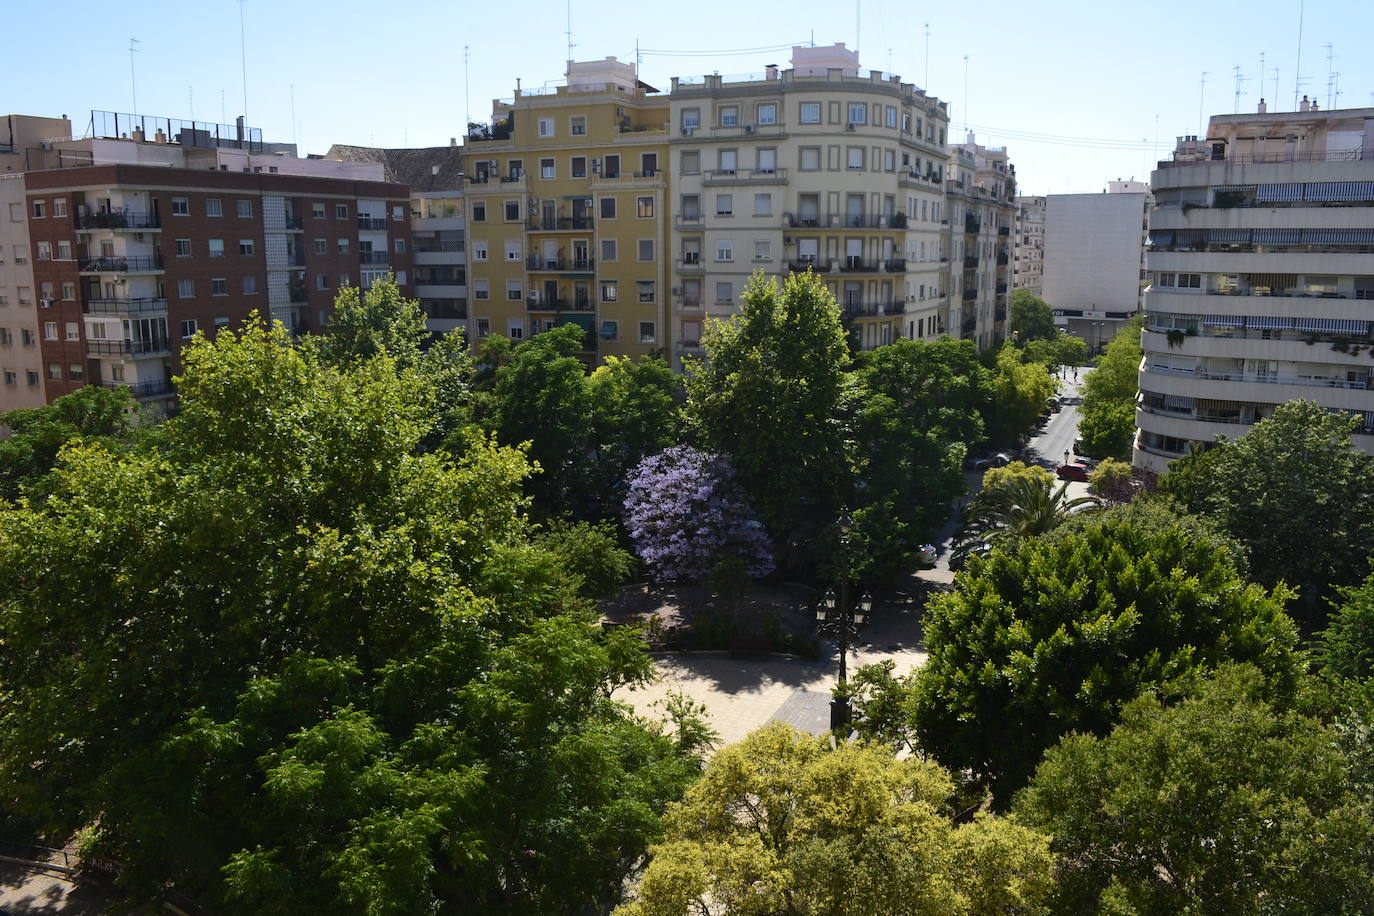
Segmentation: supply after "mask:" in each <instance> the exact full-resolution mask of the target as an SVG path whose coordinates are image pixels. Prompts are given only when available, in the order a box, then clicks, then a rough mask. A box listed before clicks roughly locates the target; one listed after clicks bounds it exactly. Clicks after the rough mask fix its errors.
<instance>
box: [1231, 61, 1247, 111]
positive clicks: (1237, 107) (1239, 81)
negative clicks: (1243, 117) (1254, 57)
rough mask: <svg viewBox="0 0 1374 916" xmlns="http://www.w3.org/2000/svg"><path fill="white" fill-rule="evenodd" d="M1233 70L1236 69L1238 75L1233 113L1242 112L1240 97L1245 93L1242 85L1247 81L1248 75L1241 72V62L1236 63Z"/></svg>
mask: <svg viewBox="0 0 1374 916" xmlns="http://www.w3.org/2000/svg"><path fill="white" fill-rule="evenodd" d="M1231 70H1232V71H1234V73H1235V77H1236V105H1235V108H1234V110H1233V111H1232V112H1231V113H1232V114H1240V97H1241V96H1242V95H1244V94H1245V90H1244V89H1242V88H1240V87H1241V86H1242V85H1243V84H1244V83H1245V82H1246V77H1245V74H1243V73H1241V72H1240V64H1236V65H1235V66H1234V67H1232V68H1231Z"/></svg>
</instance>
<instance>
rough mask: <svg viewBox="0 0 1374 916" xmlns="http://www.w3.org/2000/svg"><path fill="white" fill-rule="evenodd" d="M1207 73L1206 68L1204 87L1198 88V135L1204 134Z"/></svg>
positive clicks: (1203, 80) (1203, 73)
mask: <svg viewBox="0 0 1374 916" xmlns="http://www.w3.org/2000/svg"><path fill="white" fill-rule="evenodd" d="M1207 73H1208V71H1206V70H1203V71H1202V83H1201V86H1202V88H1200V89H1199V90H1198V98H1197V135H1198V136H1199V137H1201V136H1202V105H1203V102H1204V101H1205V100H1206V98H1207ZM1295 107H1296V106H1295Z"/></svg>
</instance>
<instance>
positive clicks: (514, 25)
mask: <svg viewBox="0 0 1374 916" xmlns="http://www.w3.org/2000/svg"><path fill="white" fill-rule="evenodd" d="M572 6H573V9H572V19H573V21H572V32H573V41H574V42H575V43H576V45H575V48H574V50H573V55H574V57H575V58H576V59H579V60H585V59H595V58H600V57H604V56H606V55H616V56H618V57H620V58H621V59H622V60H632V59H633V58H634V53H635V46H636V41H637V42H638V44H639V46H640V47H641V48H643V49H651V50H652V51H655V52H657V51H664V50H668V51H675V52H679V54H678V56H666V55H663V54H659V53H645V54H644V57H643V67H642V70H641V76H642V77H643V79H644V80H645V81H647V82H649V83H651V84H653V85H655V86H658V87H660V88H664V89H666V88H667V86H668V80H669V77H670V76H673V75H675V74H676V75H689V74H701V73H711V72H715V71H718V72H720V73H723V74H736V73H740V74H742V73H749V72H755V71H760V70H762V69H763V66H764V65H765V64H768V63H778V64H780V65H783V66H786V65H787V52H786V51H780V52H765V53H756V54H745V55H731V56H685V52H694V51H712V50H721V49H735V48H750V47H765V46H775V45H782V44H788V43H792V42H804V41H806V40H809V39H811V38H812V36H813V35H814V38H815V41H816V43H818V44H828V43H830V42H834V41H844V42H846V43H847V44H848V45H849V46H850V47H854V46H855V26H856V23H855V5H854V4H853V3H850V4H848V5H845V4H841V3H824V4H822V3H815V2H770V3H741V2H738V0H735V2H722V0H693V2H689V3H686V4H666V3H661V4H654V5H647V6H646V5H642V4H640V5H635V4H622V5H619V6H609V5H607V4H604V3H595V4H594V3H588V2H586V0H578V2H574V3H573V5H572ZM943 6H944V7H946V8H944V9H929V10H928V11H921V10H920V9H919V8H917V7H915V6H914V5H913V4H910V3H900V2H897V0H863V2H862V7H861V20H860V37H859V50H860V54H861V57H862V62H863V66H865V67H869V68H874V69H882V70H889V69H890V70H891V71H892V72H895V73H898V74H900V75H901V76H902V77H903V78H904V79H906V80H908V81H911V82H915V83H916V84H917V85H923V84H925V82H926V80H925V72H926V67H927V63H928V65H929V73H930V78H929V85H926V86H924V88H926V89H927V90H928V91H929V92H930V93H932V94H934V95H937V96H939V97H940V98H942V99H946V100H948V101H949V103H950V112H951V116H952V120H953V122H954V125H955V127H956V129H954V130H952V131H951V134H952V135H954V136H958V135H959V134H960V129H961V127H962V125H963V123H964V122H965V120H967V121H968V123H970V124H971V125H973V126H974V127H975V129H976V131H977V134H978V140H979V142H982V143H987V144H991V145H1006V146H1008V147H1009V148H1010V150H1011V155H1012V161H1013V162H1014V163H1015V164H1016V166H1017V171H1018V173H1019V174H1020V176H1021V186H1022V189H1023V191H1024V192H1026V193H1065V192H1071V191H1072V192H1080V191H1099V190H1101V189H1102V187H1103V184H1104V182H1105V181H1107V180H1109V179H1112V178H1118V177H1120V178H1129V177H1133V176H1134V177H1136V178H1141V177H1144V175H1145V173H1146V170H1147V169H1148V162H1149V161H1150V160H1151V159H1152V158H1154V156H1153V153H1154V143H1155V138H1156V136H1158V138H1159V156H1160V157H1163V156H1164V155H1166V154H1167V152H1168V151H1169V150H1171V149H1172V148H1173V138H1174V137H1175V136H1176V135H1178V134H1184V133H1196V132H1197V131H1198V108H1199V102H1200V101H1201V102H1202V107H1203V110H1204V114H1216V113H1229V112H1231V111H1232V110H1233V109H1234V107H1235V79H1234V76H1233V69H1232V68H1233V67H1235V66H1236V65H1240V67H1241V72H1242V75H1244V76H1245V77H1247V78H1248V80H1249V81H1248V82H1246V83H1245V84H1244V85H1243V87H1242V88H1243V90H1244V93H1245V94H1244V95H1242V96H1241V98H1240V108H1241V110H1242V111H1252V110H1254V106H1255V104H1256V102H1257V101H1258V100H1259V97H1260V96H1261V95H1263V96H1264V97H1265V98H1266V99H1268V100H1269V102H1270V110H1274V105H1273V103H1274V74H1273V73H1272V68H1275V67H1277V68H1278V70H1279V74H1278V76H1279V92H1278V100H1279V102H1280V107H1282V108H1283V109H1285V110H1287V109H1290V108H1291V107H1292V101H1293V88H1294V75H1295V63H1296V58H1297V54H1298V12H1299V3H1298V2H1297V0H1293V2H1282V3H1279V2H1268V0H1255V2H1248V3H1243V4H1242V3H1227V2H1211V3H1198V2H1177V0H1157V2H1155V3H1151V4H1132V5H1131V6H1129V7H1127V6H1124V5H1120V6H1118V5H1117V4H1112V3H1102V2H1100V0H1094V2H1087V0H1073V2H1062V3H1040V2H1021V3H1014V4H1013V3H997V2H994V3H982V4H943ZM242 9H243V16H244V22H245V25H246V35H247V65H248V80H247V95H248V105H247V112H248V122H249V124H250V125H253V126H256V127H260V128H262V130H263V134H264V136H265V137H266V138H267V139H269V140H286V141H290V140H292V139H293V137H294V136H298V139H299V142H300V144H301V148H302V151H305V152H323V151H324V150H326V149H327V148H328V146H329V144H330V143H334V142H343V143H362V144H375V145H379V146H402V145H410V146H426V145H440V144H445V143H447V142H448V138H449V137H451V136H459V135H461V134H462V122H463V117H464V112H465V107H466V106H467V105H469V104H470V108H471V112H472V115H473V117H474V118H475V119H478V120H486V118H487V117H488V116H489V115H490V106H491V100H492V99H493V98H497V97H505V96H509V95H510V94H511V92H512V90H513V88H514V85H515V81H516V79H517V78H519V79H521V80H522V84H523V85H524V86H525V87H527V88H528V87H534V86H540V85H542V84H544V83H545V81H549V80H557V79H559V78H561V76H562V74H563V62H564V60H565V59H566V56H567V36H566V35H565V31H566V30H567V3H566V2H565V0H525V2H521V3H501V2H485V3H484V2H474V0H459V2H453V0H397V2H391V3H378V2H367V3H361V2H354V0H336V2H331V3H328V4H326V3H318V2H316V3H310V2H303V0H245V2H244V3H243V6H242ZM611 9H615V10H617V12H615V13H614V14H611V13H610V12H609V11H610V10H611ZM239 12H240V4H239V2H238V0H195V2H192V3H187V2H185V0H177V2H171V0H127V2H125V3H121V4H117V5H115V6H111V5H110V4H108V3H102V4H95V3H90V2H84V0H77V2H74V3H44V4H38V3H33V4H23V5H21V6H18V7H17V8H15V9H12V10H11V11H10V12H9V14H8V16H7V18H6V27H7V28H8V29H13V31H14V34H16V35H17V36H19V37H20V38H22V39H23V40H21V41H14V42H10V46H11V47H10V60H8V61H7V67H6V70H7V72H8V73H10V74H26V75H27V78H26V79H25V80H23V81H19V80H13V79H9V80H6V81H5V86H4V88H5V92H4V96H3V98H0V108H4V109H5V110H6V111H11V112H17V113H23V114H39V115H56V114H61V113H66V114H69V115H70V116H71V117H72V120H73V121H74V122H75V125H74V129H75V130H76V131H77V132H78V133H80V132H82V131H83V130H84V129H85V127H86V124H87V121H88V119H89V111H90V109H92V108H96V109H112V110H118V111H129V110H130V109H131V108H132V107H133V101H132V90H131V85H130V74H129V57H130V55H129V51H128V48H129V39H130V37H135V38H137V39H139V44H138V45H136V47H137V48H138V49H139V50H138V53H137V54H136V55H134V57H135V60H134V64H135V67H136V71H137V91H138V108H139V111H140V113H144V114H157V115H164V116H169V117H183V118H185V117H189V116H190V115H191V112H192V110H193V106H194V115H195V117H196V118H198V119H202V120H213V121H219V120H221V114H222V113H223V115H224V116H225V117H227V119H228V120H229V121H231V122H232V120H233V118H234V116H235V115H237V114H239V113H241V112H242V111H243V108H244V105H243V89H244V86H243V79H242V75H241V74H242V69H241V59H240V44H239ZM1303 19H1304V21H1303V34H1302V75H1303V76H1304V77H1306V82H1305V84H1304V86H1303V90H1302V91H1303V92H1305V93H1308V94H1310V95H1313V96H1315V97H1316V98H1318V99H1319V100H1320V102H1321V103H1322V105H1323V107H1325V106H1326V104H1327V85H1328V79H1327V73H1328V65H1327V61H1326V49H1325V48H1324V44H1325V43H1327V42H1330V43H1331V44H1332V45H1333V49H1332V50H1333V53H1334V62H1333V64H1332V66H1331V69H1333V70H1335V71H1339V73H1340V74H1341V75H1340V77H1339V88H1340V90H1341V96H1340V98H1339V100H1338V105H1337V106H1336V107H1342V108H1352V107H1364V106H1370V105H1374V55H1370V54H1369V53H1368V41H1369V38H1370V36H1371V35H1374V4H1372V3H1368V2H1360V0H1344V2H1340V0H1307V2H1306V5H1305V10H1304V17H1303ZM927 22H928V23H929V25H930V54H929V61H928V62H927V60H926V53H925V47H926V39H925V34H924V30H925V24H926V23H927ZM465 45H466V46H468V47H469V48H470V60H469V63H468V72H469V76H470V83H469V84H468V85H466V86H465V81H464V76H463V70H464V68H463V48H464V46H465ZM1261 52H1264V54H1265V67H1266V69H1269V70H1270V71H1271V72H1268V73H1266V74H1265V79H1264V88H1263V90H1261V89H1260V88H1259V84H1258V79H1259V75H1260V73H1259V71H1260V53H1261ZM965 54H967V55H968V57H969V59H968V83H967V105H965V80H964V60H963V58H964V55H965ZM16 56H17V58H16ZM889 62H890V64H889ZM1203 70H1207V71H1210V72H1209V75H1208V77H1207V83H1206V89H1205V98H1203V97H1201V96H1200V86H1199V79H1200V76H1201V73H1202V71H1203ZM292 86H294V95H295V120H296V124H295V125H293V124H292V115H291V95H292V88H291V87H292ZM222 97H223V103H221V98H222ZM469 99H470V103H469V102H468V101H465V100H469ZM1156 115H1158V133H1157V134H1156ZM293 127H294V130H293ZM1046 135H1052V136H1046ZM1055 138H1062V139H1055ZM1104 141H1106V142H1104Z"/></svg>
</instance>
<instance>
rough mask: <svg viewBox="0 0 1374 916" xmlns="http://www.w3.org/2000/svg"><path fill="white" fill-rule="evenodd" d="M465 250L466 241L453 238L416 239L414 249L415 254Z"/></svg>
mask: <svg viewBox="0 0 1374 916" xmlns="http://www.w3.org/2000/svg"><path fill="white" fill-rule="evenodd" d="M466 250H467V246H466V243H464V242H461V241H457V240H454V239H444V240H442V241H436V240H433V239H428V240H423V241H422V240H420V239H416V240H415V249H414V251H415V253H416V254H435V253H438V252H459V251H466Z"/></svg>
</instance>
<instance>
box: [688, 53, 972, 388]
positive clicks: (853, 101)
mask: <svg viewBox="0 0 1374 916" xmlns="http://www.w3.org/2000/svg"><path fill="white" fill-rule="evenodd" d="M791 64H792V66H791V67H790V68H788V69H781V68H779V67H776V66H770V67H768V69H767V70H766V71H765V72H763V73H759V74H755V75H751V76H747V77H744V78H740V79H732V78H727V77H721V76H717V75H710V76H702V77H676V78H674V79H673V81H672V92H671V96H670V99H671V106H672V110H671V130H670V137H669V146H670V149H671V157H672V158H671V162H670V163H669V165H670V169H671V171H672V183H671V187H672V193H673V204H672V205H673V208H674V210H673V214H672V216H673V219H672V236H671V239H672V242H671V244H672V257H671V271H672V281H671V286H672V322H673V334H674V337H675V338H676V340H677V342H678V343H677V346H676V347H675V353H674V356H675V357H676V359H675V363H676V364H680V358H681V357H682V356H684V355H695V354H698V353H700V341H701V333H702V330H703V327H704V323H705V321H706V320H707V319H708V318H723V317H728V316H730V315H732V314H734V313H735V312H736V311H738V309H739V307H740V294H741V293H742V292H743V289H744V286H745V284H746V283H747V282H748V280H749V278H750V276H751V275H752V274H754V273H755V272H759V271H761V272H762V273H764V274H766V275H769V276H775V277H784V276H786V275H787V274H788V273H789V272H792V271H805V270H812V271H815V272H816V273H818V274H820V275H821V276H822V278H823V279H824V282H825V283H826V285H827V286H828V287H829V288H830V290H831V292H833V293H834V295H835V298H836V300H837V301H838V302H839V304H840V307H841V309H842V310H843V314H844V318H845V321H846V324H847V326H848V327H849V329H850V331H851V334H852V335H853V338H854V341H855V343H856V344H857V345H858V346H860V347H863V348H871V347H876V346H881V345H882V344H886V343H891V342H892V341H893V340H894V339H896V338H897V337H900V336H905V337H914V338H918V339H920V338H933V337H937V336H939V334H940V333H942V332H943V331H945V330H946V327H945V322H944V312H945V295H944V294H945V289H946V277H945V271H944V270H943V269H942V268H943V264H942V262H941V259H942V257H944V239H943V232H942V228H943V224H942V220H943V219H944V213H943V206H944V193H943V187H942V175H943V170H944V164H945V160H946V153H945V148H944V144H945V140H946V137H945V134H946V131H947V129H948V114H947V106H946V103H944V102H941V101H940V100H938V99H936V98H933V97H931V96H928V95H926V93H925V91H924V90H921V89H918V88H917V87H915V86H913V85H911V84H910V83H904V82H902V81H901V79H900V78H898V77H896V76H893V75H891V74H886V73H880V72H878V71H866V70H862V69H860V68H859V60H858V55H857V54H856V53H854V52H853V51H850V50H848V49H846V48H845V46H844V45H843V44H842V43H841V44H836V45H832V46H827V47H815V48H805V47H794V48H793V49H792V59H791Z"/></svg>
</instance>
